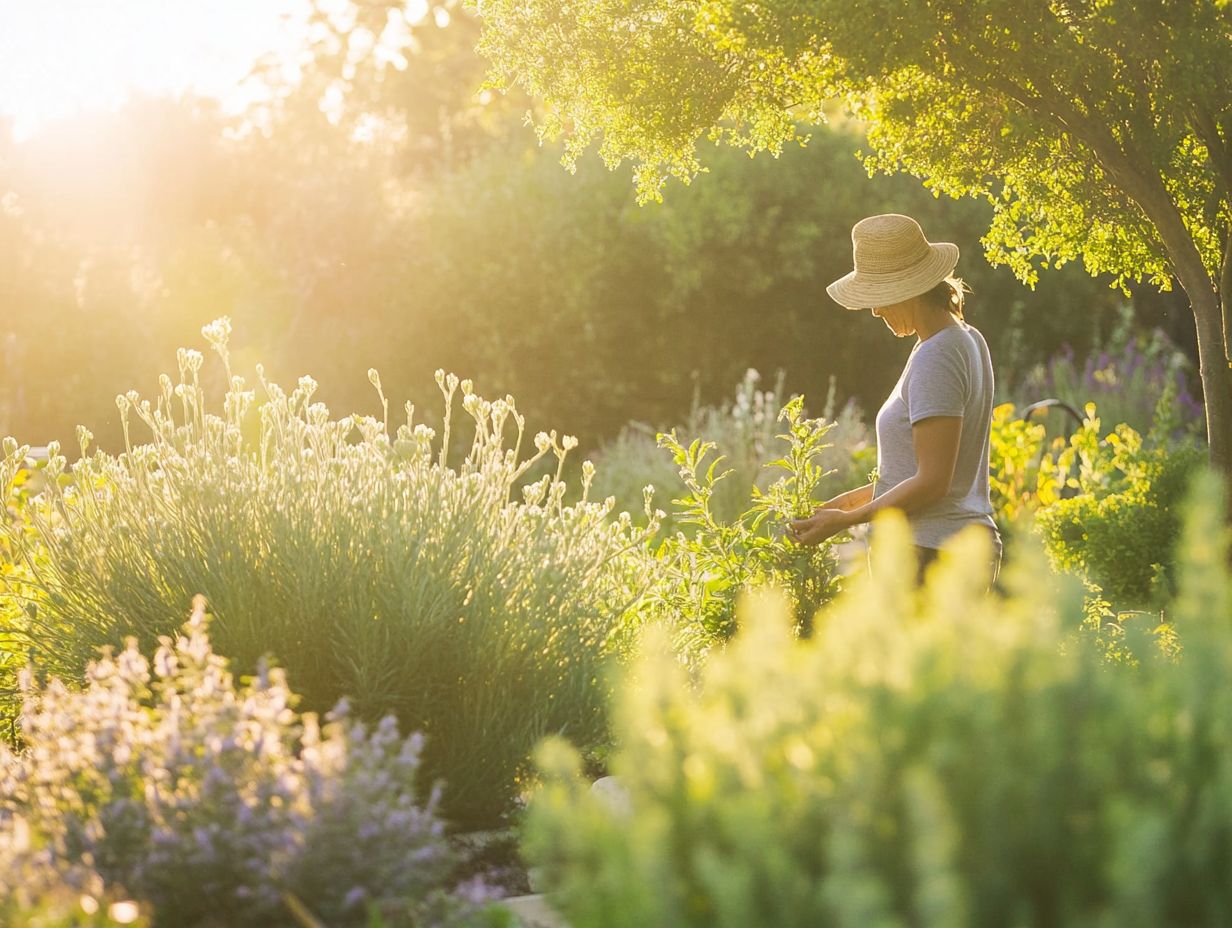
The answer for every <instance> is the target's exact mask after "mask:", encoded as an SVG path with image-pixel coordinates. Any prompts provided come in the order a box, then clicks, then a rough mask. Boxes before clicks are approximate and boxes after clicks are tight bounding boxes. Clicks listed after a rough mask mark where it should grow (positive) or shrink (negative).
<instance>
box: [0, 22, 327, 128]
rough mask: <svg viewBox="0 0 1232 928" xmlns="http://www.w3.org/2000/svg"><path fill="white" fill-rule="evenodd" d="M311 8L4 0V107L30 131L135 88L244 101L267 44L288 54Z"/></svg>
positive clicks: (0, 62)
mask: <svg viewBox="0 0 1232 928" xmlns="http://www.w3.org/2000/svg"><path fill="white" fill-rule="evenodd" d="M306 12H307V10H306V0H0V115H3V116H8V117H11V118H13V119H15V121H16V125H15V131H16V133H17V136H18V138H23V137H26V136H28V135H29V134H30V133H31V132H33V131H35V130H36V129H37V128H38V127H39V126H40V125H42V124H43V123H46V122H48V121H51V120H53V119H59V118H62V117H65V116H71V115H73V114H74V113H77V112H80V111H82V110H94V109H114V108H115V107H116V106H118V105H119V104H120V103H122V102H123V100H124V99H125V98H126V97H127V96H128V95H129V93H130V91H131V90H134V89H135V90H140V91H144V92H146V93H150V94H159V95H177V94H180V93H183V92H184V91H187V90H193V91H196V92H198V93H202V94H207V95H210V96H215V97H219V98H220V99H222V100H223V101H224V104H225V105H228V106H231V107H238V106H239V105H241V104H242V102H244V100H243V95H242V94H241V93H240V91H239V88H238V85H239V83H240V82H241V80H242V79H243V77H244V75H245V73H246V72H247V71H248V69H249V68H250V67H251V66H252V64H253V62H254V61H255V60H256V59H257V58H258V57H259V56H260V55H262V54H264V53H266V52H270V51H273V52H279V53H285V54H286V56H287V58H288V59H289V58H290V57H291V54H292V52H293V50H294V49H295V48H297V47H298V46H297V43H298V42H299V40H300V37H301V36H302V35H303V31H302V24H303V22H304V18H305V16H306ZM288 17H290V18H289V19H288Z"/></svg>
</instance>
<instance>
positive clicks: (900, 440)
mask: <svg viewBox="0 0 1232 928" xmlns="http://www.w3.org/2000/svg"><path fill="white" fill-rule="evenodd" d="M992 394H993V376H992V359H991V357H990V356H989V353H988V343H987V342H985V341H984V336H983V335H981V334H980V333H979V330H977V329H975V328H974V327H972V326H969V325H966V324H962V323H960V324H959V325H952V326H947V327H946V328H944V329H942V330H941V331H940V332H936V333H935V334H933V335H932V336H931V337H930V338H927V339H925V340H924V341H922V342H918V343H917V344H916V346H915V348H914V349H912V351H911V356H910V357H909V358H908V359H907V364H906V366H905V367H904V368H903V372H902V374H901V375H900V376H899V378H898V383H897V384H895V386H894V389H893V390H892V391H891V393H890V396H889V398H888V399H886V401H885V403H884V405H882V407H881V410H880V411H879V412H878V413H877V470H878V473H879V475H880V476H879V478H878V481H877V486H876V488H875V490H874V493H873V495H874V497H877V496H880V495H881V494H883V493H885V492H886V491H887V490H889V489H890V488H891V487H894V486H897V485H898V484H900V483H902V482H903V481H904V480H906V479H907V478H908V477H911V476H913V475H914V474H915V472H916V461H915V446H914V445H913V444H912V435H911V426H912V425H913V424H914V423H916V422H919V421H920V420H921V419H927V418H928V417H929V416H961V417H962V420H963V421H962V434H961V437H960V438H959V442H958V459H957V461H956V462H955V464H954V479H953V481H952V482H951V483H950V490H949V492H948V493H946V495H945V496H944V497H942V498H941V499H940V500H938V501H937V502H935V503H932V504H931V505H929V506H926V507H924V508H923V509H918V510H916V511H915V512H912V513H911V514H910V516H909V520H910V522H911V527H912V530H913V532H914V533H915V543H916V544H917V545H923V546H924V547H927V548H940V547H941V546H942V544H943V543H944V542H945V541H946V539H948V538H949V537H950V536H951V535H953V534H955V533H956V532H958V531H960V530H961V529H963V528H965V527H966V526H968V525H971V524H973V523H974V524H976V525H986V526H988V527H989V528H991V529H992V531H993V537H994V539H995V544H996V547H997V548H998V549H1000V537H999V536H998V535H997V533H996V532H997V530H996V523H994V522H993V518H992V504H991V502H990V501H989V498H988V451H989V433H990V429H991V422H992Z"/></svg>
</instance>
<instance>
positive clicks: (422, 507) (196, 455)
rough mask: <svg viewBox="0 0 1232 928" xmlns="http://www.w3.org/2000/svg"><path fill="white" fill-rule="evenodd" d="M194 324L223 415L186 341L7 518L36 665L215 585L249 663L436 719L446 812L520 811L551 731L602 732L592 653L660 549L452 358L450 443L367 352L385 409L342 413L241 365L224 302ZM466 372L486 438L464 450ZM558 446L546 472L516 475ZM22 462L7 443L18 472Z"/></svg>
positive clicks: (227, 644)
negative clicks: (117, 424) (234, 360)
mask: <svg viewBox="0 0 1232 928" xmlns="http://www.w3.org/2000/svg"><path fill="white" fill-rule="evenodd" d="M203 331H204V334H205V335H206V337H207V339H208V340H209V341H210V342H211V343H212V345H213V347H214V349H215V350H216V351H217V353H218V354H219V355H220V357H221V359H222V362H223V365H224V367H225V371H226V377H227V383H228V387H227V390H226V395H225V399H224V401H223V410H222V414H221V415H217V414H215V413H213V412H211V411H210V407H209V404H208V402H207V398H206V393H207V391H206V390H205V389H204V388H203V385H202V377H201V368H202V364H203V360H204V359H203V357H202V355H201V354H200V353H199V352H196V351H183V350H182V351H181V352H180V354H179V367H180V378H179V382H178V383H173V382H172V380H171V378H170V377H168V376H166V375H164V376H163V377H162V379H161V393H160V395H159V396H158V397H157V399H156V400H155V401H154V402H150V401H149V400H144V399H141V398H140V397H139V396H138V395H137V394H135V393H129V394H128V395H126V396H121V397H119V398H118V403H119V407H120V412H121V416H122V419H123V425H124V429H125V435H126V443H127V450H126V451H125V452H124V453H123V454H120V455H118V456H112V455H109V454H105V453H103V452H101V451H94V452H91V451H90V450H89V448H88V443H89V438H90V436H89V433H88V432H85V431H84V430H83V431H82V432H81V439H82V455H81V458H80V460H78V461H77V462H76V463H74V464H73V465H72V466H71V468H70V467H68V466H67V464H66V461H65V458H64V457H63V455H61V454H60V452H59V449H58V448H53V449H52V456H51V460H50V461H49V463H48V476H49V477H50V478H51V479H50V480H49V481H48V485H49V489H48V491H47V492H46V493H44V494H43V496H42V497H40V498H39V499H37V500H35V501H34V502H33V503H32V504H31V506H30V507H29V520H30V523H31V525H32V526H33V529H34V531H33V533H25V534H22V533H11V534H10V539H9V540H10V542H11V543H12V544H13V546H14V548H15V549H16V550H17V551H18V552H19V555H20V554H21V553H24V554H26V555H28V556H29V558H30V567H31V571H32V573H33V575H34V582H35V585H36V587H37V588H38V589H39V590H40V594H39V596H38V602H37V604H36V605H37V609H38V617H37V618H36V619H35V620H34V621H33V622H32V623H30V625H29V627H30V628H31V634H30V640H29V642H28V643H29V645H30V646H31V647H32V648H33V649H34V650H35V653H36V657H37V658H38V660H39V661H40V663H42V664H43V665H44V666H46V667H47V668H49V669H51V670H54V671H55V672H57V673H59V674H63V675H65V676H66V677H70V678H71V677H74V676H77V675H79V674H80V673H81V671H82V669H83V668H84V667H85V664H86V661H87V660H88V659H89V658H90V657H91V656H92V655H93V653H94V651H95V649H96V648H97V647H98V646H100V645H105V644H116V643H119V642H120V641H122V640H123V638H124V637H125V636H127V635H134V636H136V637H137V638H138V640H139V641H140V642H141V643H142V644H143V645H151V644H152V643H153V641H154V640H156V638H157V636H159V635H161V634H165V633H167V632H168V631H170V630H171V628H173V627H174V621H173V620H172V619H169V618H168V617H173V616H175V615H177V614H178V613H180V612H181V611H182V610H183V608H184V605H185V604H186V603H188V602H189V601H190V600H191V598H192V596H193V595H194V594H197V593H201V594H204V595H205V596H206V597H207V598H208V600H209V602H210V607H211V611H212V612H213V613H214V614H215V615H216V616H217V617H218V621H217V625H216V627H215V633H214V634H215V641H216V644H217V647H218V649H219V651H220V653H223V654H225V655H227V656H228V657H230V658H232V659H234V660H235V661H236V662H237V665H238V667H239V668H240V669H251V668H252V667H254V666H255V665H256V662H257V660H258V659H259V658H260V657H261V656H262V655H264V654H266V653H267V652H272V653H273V654H274V655H276V656H277V658H278V660H279V661H280V662H281V663H282V664H283V665H284V666H285V667H286V668H287V671H288V673H289V675H290V677H291V679H292V681H293V682H294V683H295V685H296V688H297V689H298V690H299V691H300V692H301V693H303V694H304V698H305V700H306V703H307V706H308V707H309V708H314V709H325V708H328V707H329V706H331V705H332V704H333V702H334V701H335V700H337V699H338V698H339V697H340V696H342V695H344V694H345V695H346V696H348V697H349V698H350V699H351V700H352V703H353V705H354V706H355V707H356V708H357V710H358V711H360V712H361V713H362V714H363V715H365V716H369V717H371V716H375V715H377V714H379V713H383V712H385V711H388V710H392V711H396V712H397V714H398V716H399V718H400V719H401V721H402V722H403V724H404V725H405V726H407V727H410V728H414V729H416V730H421V731H423V732H424V733H425V734H426V735H427V738H428V748H427V755H426V765H427V768H428V770H429V772H430V774H431V775H434V776H443V777H445V778H446V780H447V781H448V793H447V808H448V810H449V812H450V814H451V815H453V816H454V817H457V818H460V819H465V820H467V821H471V822H476V823H477V822H480V821H485V822H486V821H491V820H493V819H494V818H496V817H498V816H499V815H500V813H502V812H503V811H506V810H508V808H509V806H510V802H511V798H512V796H513V795H514V792H515V789H516V785H515V781H516V776H517V773H518V771H519V769H520V768H521V765H522V764H523V763H524V761H525V758H526V757H527V755H528V753H529V750H530V748H531V746H532V745H533V744H534V743H535V741H536V740H537V739H538V738H540V737H541V736H543V735H544V734H546V733H548V732H565V733H568V734H569V735H570V736H571V737H573V738H576V739H578V740H579V741H580V742H582V743H586V742H588V741H590V740H593V739H597V738H600V737H601V736H602V732H603V730H604V713H603V705H604V698H605V695H604V686H603V684H602V674H601V673H600V665H601V663H602V662H603V660H604V657H605V655H606V654H607V653H608V652H609V651H610V649H611V647H612V645H613V642H614V641H615V640H616V639H617V638H618V637H619V636H620V634H621V632H622V630H623V628H624V625H623V622H622V620H623V617H624V614H625V612H626V609H627V608H628V607H630V606H631V605H632V604H633V603H635V602H636V601H637V599H638V598H639V595H640V591H641V589H642V588H643V587H644V585H645V582H646V579H647V577H648V574H649V572H651V571H653V570H654V569H655V568H654V565H653V560H652V559H651V558H650V557H649V556H648V554H647V553H646V548H645V545H644V544H643V540H644V533H645V531H646V530H645V529H639V528H636V527H635V526H634V525H633V523H632V519H631V517H630V516H628V515H627V514H624V513H622V514H621V515H619V516H613V513H612V508H613V501H611V500H607V501H605V502H603V503H597V502H590V501H588V499H587V491H588V489H589V484H590V482H591V480H592V479H593V475H594V468H593V466H591V465H588V466H586V467H584V468H583V483H584V486H583V492H582V499H581V501H580V502H577V503H576V504H573V505H566V504H565V502H564V500H565V495H566V486H565V484H564V483H563V482H562V481H561V480H560V476H561V473H562V470H563V465H564V460H565V456H566V454H567V452H568V450H569V449H570V448H571V447H573V446H574V444H575V443H576V440H575V439H573V438H572V437H570V436H564V437H563V438H562V439H559V440H558V438H557V436H556V434H555V433H554V432H553V433H551V434H544V433H539V434H537V435H535V436H534V438H533V445H534V450H533V452H530V453H526V452H525V449H524V448H523V444H524V442H523V439H524V419H523V417H522V415H521V414H520V413H519V412H518V411H517V409H516V408H515V406H514V402H513V399H512V398H511V397H507V398H506V399H504V400H495V401H491V402H489V401H487V400H484V399H481V398H480V396H479V395H478V394H475V393H474V392H473V390H472V387H471V384H470V383H469V382H467V381H461V382H459V380H458V379H457V378H456V377H455V376H453V375H448V376H446V375H445V374H444V373H443V372H438V375H437V381H438V383H439V384H440V387H441V392H442V394H443V396H444V403H445V415H444V420H443V423H444V424H443V433H444V434H443V435H442V437H441V440H440V441H439V442H438V441H437V440H436V436H435V432H434V430H433V429H431V428H429V427H428V426H426V425H424V424H416V422H415V421H414V412H415V411H414V408H413V407H411V406H410V405H409V404H408V406H407V410H406V422H405V424H402V425H398V426H397V427H396V429H391V426H390V424H389V420H388V412H389V407H388V403H387V401H386V400H385V398H384V395H383V394H382V393H381V388H380V380H379V377H378V376H377V374H376V372H375V371H372V372H370V374H369V376H370V378H371V379H372V381H373V384H374V386H375V387H376V389H377V392H378V394H380V398H381V402H382V406H383V408H384V411H385V414H384V417H383V418H381V419H378V418H373V417H370V416H363V415H353V416H347V417H345V418H341V419H335V418H333V417H332V416H331V414H330V412H329V410H328V409H327V408H326V407H325V406H324V405H323V404H321V403H319V402H314V401H313V394H314V392H315V390H316V384H315V383H314V382H313V381H312V379H311V378H308V377H304V378H301V379H300V381H299V384H298V385H297V386H296V388H295V389H294V390H292V391H291V392H290V393H287V392H285V391H284V390H283V389H281V388H280V387H278V386H277V385H276V384H273V383H268V382H266V381H265V379H264V376H263V375H260V368H258V373H259V376H260V381H261V382H260V391H259V392H260V399H258V396H257V392H256V391H253V390H249V389H247V387H246V385H245V382H244V380H243V378H241V377H239V376H235V375H233V374H232V372H231V369H230V363H229V359H228V352H227V336H228V334H229V324H228V323H227V321H226V320H219V321H218V322H216V323H214V324H212V325H211V326H207V327H206V329H204V330H203ZM459 390H460V392H461V397H460V405H461V406H462V407H463V409H464V410H465V412H466V413H467V415H468V417H469V419H470V420H471V425H472V426H473V430H474V435H473V440H472V442H471V445H470V449H469V451H468V452H467V453H466V455H465V457H464V458H463V459H462V460H460V461H458V462H456V463H455V462H452V461H451V460H450V458H449V449H450V446H451V428H452V426H451V419H452V413H453V411H454V407H455V406H457V405H458V404H459V403H458V400H459V396H458V393H459ZM138 429H143V430H144V432H145V437H144V440H139V439H138V436H137V432H138ZM454 438H456V435H455V436H454ZM527 443H529V441H528V442H527ZM438 445H439V450H437V446H438ZM524 454H525V455H526V456H525V457H524ZM549 455H552V456H554V457H555V458H556V468H555V476H553V475H551V474H549V475H547V476H545V477H543V478H542V479H540V480H538V481H535V482H532V483H530V484H529V485H527V486H521V485H520V484H521V483H525V482H526V481H525V480H524V477H525V475H526V473H527V470H528V469H529V468H530V467H531V466H533V465H535V464H536V463H537V462H539V461H540V460H541V459H543V458H545V457H547V456H549ZM22 457H23V454H22V450H21V449H19V448H17V447H16V446H15V444H14V443H12V442H11V441H10V442H9V446H8V448H7V449H6V454H5V458H4V461H5V464H4V468H5V470H4V473H3V474H0V477H2V478H3V480H4V481H5V484H6V485H7V482H8V480H10V479H11V477H12V474H13V472H14V469H15V467H16V464H17V462H18V461H20V460H21V458H22ZM548 459H549V460H550V458H548ZM519 497H520V498H519ZM649 531H650V532H653V531H654V526H653V518H652V519H651V525H650V527H649ZM36 541H37V543H39V544H40V545H42V546H43V548H44V549H45V559H44V560H34V559H33V554H34V552H33V550H32V545H33V544H34V543H35V542H36Z"/></svg>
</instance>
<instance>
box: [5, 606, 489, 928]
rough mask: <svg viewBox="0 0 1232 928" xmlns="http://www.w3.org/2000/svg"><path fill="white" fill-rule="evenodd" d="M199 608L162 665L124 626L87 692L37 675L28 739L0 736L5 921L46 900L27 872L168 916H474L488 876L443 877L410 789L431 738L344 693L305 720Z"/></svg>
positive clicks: (430, 825)
mask: <svg viewBox="0 0 1232 928" xmlns="http://www.w3.org/2000/svg"><path fill="white" fill-rule="evenodd" d="M204 610H205V602H204V599H202V598H200V597H198V599H197V603H196V605H195V607H194V611H193V615H192V618H191V619H190V620H189V622H188V623H187V625H185V626H184V628H183V631H182V633H181V634H179V635H178V636H177V637H176V638H175V639H174V640H172V639H169V638H165V639H163V640H162V642H161V643H160V645H159V647H158V649H157V651H156V653H155V654H154V658H153V661H152V662H151V661H147V660H146V658H145V657H144V656H142V654H141V652H140V651H139V650H138V649H137V646H136V642H135V641H131V640H130V642H129V643H128V645H127V646H126V648H125V649H124V650H123V651H122V652H120V653H119V654H117V655H115V656H111V655H110V654H108V653H104V655H103V657H102V658H101V659H100V660H98V661H96V662H93V663H91V665H90V668H89V670H88V672H87V675H86V685H85V687H84V689H83V690H82V691H80V692H74V691H72V690H70V689H68V688H67V687H65V686H64V685H63V684H62V683H61V682H59V681H58V680H53V681H51V682H50V683H49V684H47V685H45V686H40V685H37V684H35V683H34V682H33V678H32V677H31V676H30V675H27V676H26V679H25V685H24V690H25V708H24V711H23V715H22V735H23V738H24V740H25V742H26V747H25V750H24V751H22V752H21V753H14V752H12V751H10V750H8V749H6V748H3V747H0V847H5V848H8V849H9V850H8V855H9V856H10V858H11V859H10V860H9V861H8V863H9V864H10V869H9V870H8V872H6V874H5V877H6V879H5V880H4V881H3V883H0V912H4V911H5V907H6V906H7V907H8V914H9V915H10V916H11V918H12V919H13V920H12V921H10V922H8V924H30V922H29V921H28V919H29V918H30V917H32V912H31V911H29V910H30V909H33V908H34V907H35V906H36V905H39V904H42V903H43V901H45V900H40V899H29V898H26V899H24V900H23V898H22V896H23V895H27V894H28V886H27V887H26V889H25V890H23V888H22V887H19V886H15V885H13V884H11V883H9V881H8V877H9V876H10V875H12V874H15V873H17V872H23V871H25V872H27V873H28V874H30V875H33V876H35V877H38V878H39V879H41V880H42V882H43V883H44V884H45V885H47V886H48V887H49V890H50V889H51V888H54V887H55V886H56V885H57V883H59V884H60V885H68V886H71V887H74V888H77V889H79V890H80V891H81V892H86V891H87V890H88V889H89V888H90V884H92V883H99V882H101V890H102V893H114V892H115V891H117V890H121V891H125V892H128V893H131V894H133V895H134V896H135V897H136V898H138V899H140V900H142V901H143V902H145V903H148V904H149V906H150V907H151V909H152V912H153V915H154V920H155V922H156V924H158V925H159V926H181V925H182V926H198V925H203V924H226V925H228V926H236V928H242V926H247V925H251V926H263V928H264V926H292V925H297V924H301V922H300V921H299V920H298V919H297V918H296V917H295V913H294V912H293V911H292V909H295V910H297V911H300V912H310V913H312V915H313V917H315V918H317V919H320V920H322V921H323V923H325V924H328V925H331V926H345V925H355V926H361V925H366V924H368V923H369V919H370V917H371V916H372V915H373V914H374V913H381V915H382V917H383V918H384V919H385V924H389V925H405V926H408V928H409V926H423V925H436V926H446V925H462V924H477V923H478V921H477V919H478V918H479V916H480V913H481V910H482V909H483V908H484V904H485V903H484V899H485V898H486V891H485V890H483V889H482V888H481V887H479V886H477V885H476V886H468V887H465V888H464V889H461V890H459V892H458V893H456V894H452V895H451V894H450V893H448V892H446V890H445V888H444V884H445V882H446V879H447V877H448V875H449V872H450V868H451V866H452V865H453V859H452V856H451V852H450V850H449V847H448V844H447V842H446V839H445V835H444V824H443V823H442V822H441V820H440V819H439V818H438V817H437V805H438V800H439V795H438V793H437V792H436V791H433V793H432V795H431V797H430V798H429V799H428V801H427V803H426V804H423V805H421V804H419V802H418V800H417V799H416V796H415V788H414V787H415V781H416V778H417V777H418V775H419V769H420V753H421V749H422V744H423V740H422V737H421V736H419V735H415V736H412V737H411V738H409V739H406V740H403V739H402V738H401V737H400V736H399V734H398V730H397V725H396V722H395V721H394V719H393V717H392V716H387V717H386V718H385V719H383V720H382V721H381V723H380V724H379V725H378V726H376V727H375V728H374V729H372V730H368V729H367V728H365V726H364V725H363V724H362V723H360V722H357V721H353V720H351V719H350V718H348V716H347V712H346V709H345V706H342V705H340V706H339V707H338V708H337V709H336V710H335V711H334V712H333V713H332V714H331V715H330V716H327V723H326V724H325V725H324V726H323V727H322V726H319V725H318V722H317V718H316V716H315V715H313V714H308V715H305V716H303V717H302V718H301V717H299V716H298V715H297V714H296V713H295V712H294V711H293V709H292V706H293V704H294V702H295V697H294V696H293V694H292V693H291V691H290V690H289V689H288V688H287V685H286V682H285V679H284V676H283V673H282V671H280V670H277V669H270V668H268V667H266V666H264V665H262V666H261V667H260V669H259V671H258V673H257V675H256V677H254V678H253V679H251V680H250V681H248V682H246V683H245V684H243V685H241V686H236V685H235V683H234V681H233V678H232V676H231V674H230V672H229V671H228V670H227V667H226V662H225V661H224V660H223V659H222V658H220V657H218V656H216V655H215V654H214V652H213V649H212V648H211V645H210V640H209V638H208V636H207V627H206V625H207V620H206V616H205V611H204ZM291 900H293V901H291ZM130 905H131V904H130ZM87 908H88V907H87ZM95 908H96V909H97V908H98V906H97V905H96V906H95ZM108 911H110V912H111V918H112V919H113V920H115V921H121V919H119V918H116V914H115V913H116V911H117V909H116V907H115V906H111V907H110V908H109V909H108ZM23 915H24V916H25V918H24V919H23V917H22V916H23ZM133 920H135V913H134V918H133V919H129V921H133ZM85 923H87V924H88V923H89V922H85ZM98 923H99V924H104V923H106V924H109V922H98Z"/></svg>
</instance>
